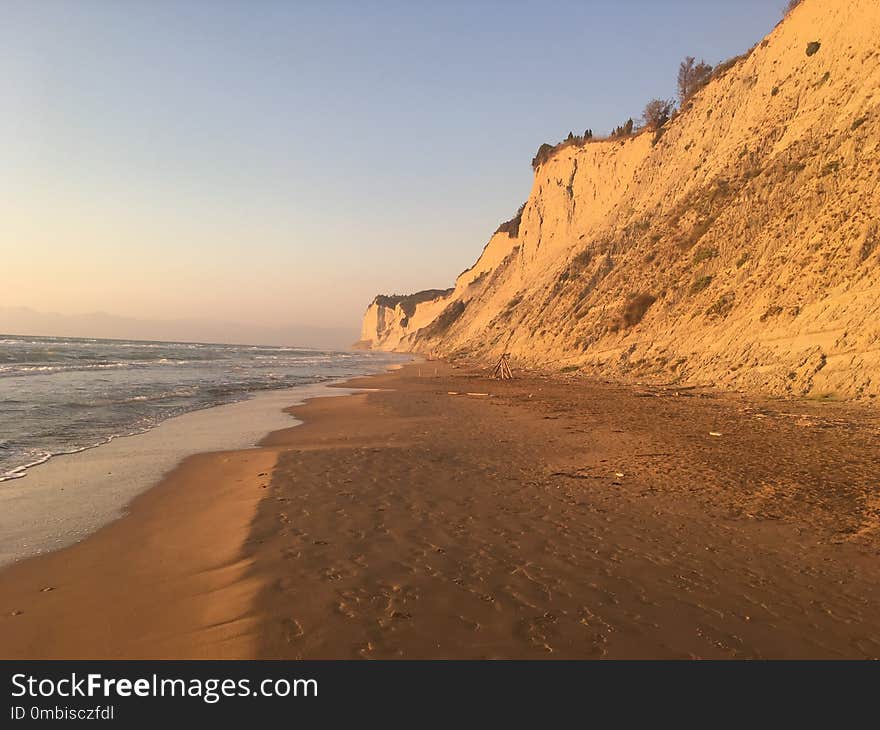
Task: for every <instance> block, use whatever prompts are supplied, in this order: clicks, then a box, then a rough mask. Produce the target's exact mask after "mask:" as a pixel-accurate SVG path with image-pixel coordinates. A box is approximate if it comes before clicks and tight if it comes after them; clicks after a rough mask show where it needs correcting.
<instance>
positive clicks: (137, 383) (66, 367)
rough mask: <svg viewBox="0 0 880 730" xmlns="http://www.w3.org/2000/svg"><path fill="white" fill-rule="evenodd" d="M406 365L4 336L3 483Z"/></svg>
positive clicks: (0, 369) (0, 340) (316, 354)
mask: <svg viewBox="0 0 880 730" xmlns="http://www.w3.org/2000/svg"><path fill="white" fill-rule="evenodd" d="M403 359H404V358H402V357H401V356H397V355H390V354H385V353H370V352H335V351H327V350H315V349H309V348H303V347H269V346H261V345H224V344H201V343H194V342H144V341H136V340H103V339H88V338H74V337H29V336H16V335H0V482H2V481H6V480H11V479H17V478H20V477H22V476H24V475H25V474H27V470H28V469H31V468H33V467H35V466H37V465H39V464H42V463H45V462H46V461H48V460H49V459H51V458H52V457H54V456H57V455H61V454H71V453H75V452H78V451H83V450H85V449H90V448H95V447H98V446H100V445H101V444H106V443H108V442H109V441H111V440H113V439H115V438H118V437H120V436H130V435H134V434H138V433H143V432H145V431H149V430H150V429H152V428H154V427H155V426H157V425H158V424H160V423H162V422H163V421H165V420H167V419H169V418H174V417H175V416H179V415H182V414H184V413H188V412H190V411H195V410H199V409H202V408H210V407H212V406H217V405H222V404H225V403H232V402H235V401H240V400H245V399H248V398H250V397H252V396H254V395H255V394H257V393H259V392H262V391H267V390H275V389H286V388H292V387H296V386H300V385H308V384H313V383H322V382H327V381H333V380H341V379H345V378H349V377H353V376H356V375H364V374H368V373H373V372H381V371H383V370H385V369H387V368H388V367H389V366H390V365H392V364H394V363H395V362H401V361H402V360H403Z"/></svg>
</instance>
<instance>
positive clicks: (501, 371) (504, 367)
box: [492, 352, 513, 380]
mask: <svg viewBox="0 0 880 730" xmlns="http://www.w3.org/2000/svg"><path fill="white" fill-rule="evenodd" d="M492 377H493V378H495V379H496V380H510V379H511V378H513V373H512V372H511V370H510V353H508V352H505V353H504V354H503V355H502V356H501V358H500V359H499V360H498V364H497V365H496V366H495V370H494V371H493V372H492Z"/></svg>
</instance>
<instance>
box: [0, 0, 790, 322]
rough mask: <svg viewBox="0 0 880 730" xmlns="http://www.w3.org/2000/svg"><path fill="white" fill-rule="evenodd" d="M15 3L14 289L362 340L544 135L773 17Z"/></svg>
mask: <svg viewBox="0 0 880 730" xmlns="http://www.w3.org/2000/svg"><path fill="white" fill-rule="evenodd" d="M779 4H780V6H781V5H782V3H781V2H780V3H779ZM4 11H5V12H4V23H3V25H2V27H0V93H2V94H3V96H4V98H5V99H6V100H7V106H8V108H9V109H11V110H13V111H12V113H9V114H6V115H3V116H2V117H0V138H2V139H3V143H2V151H0V155H2V157H0V159H2V161H3V163H4V164H3V167H4V174H3V175H2V176H0V181H2V182H0V193H2V194H0V240H3V242H4V246H3V251H2V255H3V262H4V268H5V269H6V270H7V275H6V276H5V277H4V286H3V288H2V290H0V306H4V307H7V308H13V307H24V308H30V309H33V310H36V311H37V312H42V313H55V312H57V313H58V314H60V315H62V316H63V317H73V318H77V317H79V318H82V317H83V315H84V314H85V313H94V312H106V313H109V314H110V315H113V316H114V317H119V318H127V319H129V320H150V321H157V320H163V321H179V320H186V321H190V322H197V321H205V322H208V321H209V322H214V323H239V324H240V325H241V326H242V327H243V328H245V329H247V328H250V329H251V330H252V331H254V332H256V331H262V330H283V329H285V328H287V329H290V328H294V327H297V326H298V327H304V326H308V327H313V328H317V329H328V328H329V329H336V330H344V331H351V332H353V333H354V334H355V335H356V334H357V328H358V324H359V320H360V317H361V315H362V313H363V311H364V309H365V308H366V306H367V305H368V303H369V302H370V300H372V298H373V297H374V296H375V294H377V293H380V292H384V293H391V292H400V293H405V292H412V291H417V290H419V289H424V288H435V287H437V288H442V287H447V286H450V285H452V283H453V282H454V279H455V276H456V275H457V274H458V273H459V272H460V271H461V269H462V268H463V265H462V263H463V262H471V261H473V260H475V259H476V257H477V255H478V254H479V252H480V250H481V248H482V247H483V245H484V244H485V242H486V240H487V239H488V238H489V236H490V235H491V233H492V231H493V230H494V229H495V227H496V226H497V225H498V223H500V222H501V221H502V220H505V219H507V218H509V217H510V216H511V215H512V214H513V212H514V211H515V210H516V208H517V207H518V206H519V205H520V203H521V202H522V201H523V200H524V199H525V198H526V196H527V195H528V192H529V190H530V187H531V183H532V171H531V169H530V168H529V161H530V159H531V157H532V156H533V155H534V153H535V150H537V148H538V146H539V145H540V144H541V143H542V142H556V141H558V140H560V139H562V138H563V137H565V135H566V134H567V133H568V132H569V131H570V130H572V131H574V132H575V133H579V132H582V131H583V130H584V129H585V128H587V127H590V128H592V129H593V130H595V131H596V132H597V133H600V132H605V131H607V130H609V129H611V128H613V127H614V126H616V125H617V124H620V123H622V122H623V121H624V120H625V119H626V118H627V117H633V118H637V117H638V115H639V114H640V112H641V109H642V108H643V106H644V103H645V102H646V101H647V100H648V99H650V98H651V97H672V96H673V95H674V84H675V74H676V69H677V65H678V62H679V61H680V60H681V58H682V57H683V56H685V55H694V56H697V57H698V58H700V57H704V58H705V59H706V60H707V61H709V62H711V63H715V62H718V61H719V60H723V59H725V58H727V57H730V56H732V55H735V54H738V53H741V52H743V51H744V50H746V49H747V48H748V47H749V46H751V45H752V44H753V43H755V42H756V41H758V40H759V39H760V38H761V37H762V36H763V35H764V34H765V33H766V32H767V31H768V30H769V29H770V28H771V27H772V25H773V24H774V23H775V22H776V21H777V20H778V19H779V17H780V8H779V7H776V4H774V3H767V2H764V1H763V0H750V1H749V2H744V3H738V4H711V3H710V4H707V3H700V2H696V1H692V0H682V1H680V2H672V3H667V4H665V5H663V6H658V5H657V4H656V3H650V2H634V3H630V4H628V5H627V6H626V7H625V8H623V7H619V8H618V7H614V6H613V5H612V4H609V3H604V2H603V3H572V2H557V3H549V4H546V3H545V4H542V5H541V6H540V7H536V6H533V5H531V4H524V3H490V2H482V3H455V2H453V3H447V4H443V5H437V6H414V5H410V4H406V3H396V2H386V3H381V4H377V5H364V4H361V3H330V4H321V5H320V6H319V5H311V4H292V3H274V2H266V3H261V4H260V5H259V6H257V7H254V6H251V5H248V4H245V3H240V2H218V3H211V4H210V5H198V4H185V3H171V2H157V3H152V4H149V5H147V4H140V3H137V4H125V5H120V4H117V3H111V2H102V1H95V0H93V1H83V2H43V3H28V2H11V3H7V4H5V5H4ZM0 329H2V327H0ZM28 334H40V333H36V332H35V333H28ZM85 336H91V335H88V334H86V335H85ZM129 336H131V337H137V336H139V335H138V334H137V333H132V334H131V335H129Z"/></svg>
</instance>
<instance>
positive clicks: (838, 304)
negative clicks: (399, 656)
mask: <svg viewBox="0 0 880 730" xmlns="http://www.w3.org/2000/svg"><path fill="white" fill-rule="evenodd" d="M878 38H880V3H877V2H876V0H804V2H802V3H801V4H800V5H798V6H797V7H796V8H795V9H794V10H793V11H792V12H791V13H790V14H789V15H788V17H787V18H786V19H785V20H784V21H783V22H782V23H780V24H779V25H778V26H777V27H776V28H775V29H774V30H773V31H772V32H771V33H770V34H769V35H768V36H767V37H766V38H765V39H764V40H763V41H762V42H761V43H759V44H758V45H757V46H755V47H754V48H753V49H752V50H751V51H750V52H749V53H748V54H746V55H745V56H743V57H742V58H740V59H737V60H736V61H735V62H733V63H731V64H728V65H727V67H726V68H724V67H722V68H721V69H720V71H718V72H716V74H715V76H714V78H713V79H712V80H711V81H710V82H709V83H708V84H707V85H706V86H705V87H704V88H703V89H701V90H700V91H699V92H697V93H696V94H695V95H694V96H693V97H692V99H691V100H690V101H689V102H688V103H687V104H686V105H685V106H684V108H683V109H681V110H680V112H679V113H678V114H677V115H676V116H675V117H674V118H673V119H672V120H671V121H670V122H668V123H667V124H666V125H665V127H664V128H663V130H662V133H660V134H656V135H655V134H654V133H653V132H648V131H646V132H642V133H640V134H636V135H634V136H631V137H627V138H622V139H609V140H603V141H588V142H586V143H585V144H581V145H577V144H575V145H570V146H567V147H562V148H561V149H559V150H558V151H557V152H556V153H555V154H554V155H552V156H551V157H550V158H549V159H548V160H546V161H545V162H543V163H542V164H540V165H539V166H538V167H537V169H536V172H535V180H534V185H533V188H532V191H531V194H530V196H529V199H528V201H527V202H526V204H525V207H524V209H523V210H522V213H521V219H520V220H519V221H518V225H517V221H516V220H514V221H513V222H512V224H511V225H507V226H502V228H501V229H500V230H499V232H497V233H496V234H495V235H493V236H492V238H491V239H490V240H489V242H488V244H487V245H486V247H485V249H484V250H483V252H482V255H481V256H480V257H479V259H478V260H477V262H476V263H475V264H474V266H473V267H472V268H470V269H468V270H467V271H465V272H464V273H463V274H462V275H461V276H459V277H458V280H457V281H456V283H455V287H454V288H453V289H452V290H449V291H447V292H436V291H435V292H428V293H425V294H422V295H415V296H414V297H413V298H410V299H408V300H407V299H402V300H401V301H399V302H394V304H393V306H390V305H391V301H389V302H386V303H383V302H381V301H380V300H382V297H378V298H377V300H376V301H374V302H373V304H372V305H371V306H370V309H369V310H368V311H367V316H366V318H365V321H364V328H363V334H362V342H363V343H365V344H366V345H367V346H370V347H374V348H379V349H394V350H406V351H416V352H422V353H432V354H436V355H441V356H466V357H475V358H480V359H486V360H489V359H491V358H493V357H496V356H497V355H498V354H499V353H502V352H510V353H511V354H512V356H513V358H514V362H515V363H519V364H521V365H529V366H537V367H545V368H551V369H562V368H566V369H575V368H580V369H581V370H582V371H584V372H589V373H601V374H603V375H605V376H620V377H623V376H626V377H637V378H639V379H643V380H651V379H656V380H660V381H665V382H668V381H670V380H674V381H676V382H682V383H694V384H696V383H699V384H709V383H712V384H715V385H718V386H724V387H731V388H741V389H748V390H757V391H761V392H765V393H770V394H797V395H814V396H822V395H836V396H841V397H853V398H873V397H875V396H877V395H878V394H880V318H878V314H880V48H878V45H877V39H878ZM392 301H393V300H392ZM404 302H407V303H406V304H404Z"/></svg>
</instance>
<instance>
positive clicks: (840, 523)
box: [0, 362, 880, 659]
mask: <svg viewBox="0 0 880 730" xmlns="http://www.w3.org/2000/svg"><path fill="white" fill-rule="evenodd" d="M519 375H520V377H518V378H517V379H515V380H512V381H503V382H501V381H492V380H489V379H487V378H486V376H485V373H482V372H480V373H478V372H475V371H471V370H468V369H466V368H455V367H453V366H451V365H449V364H446V363H441V362H429V363H421V364H418V363H417V364H413V365H408V366H406V367H404V368H403V369H402V370H399V371H396V372H392V373H388V374H383V375H378V376H372V377H369V378H361V379H356V380H354V381H351V382H350V383H349V384H348V385H349V386H350V387H366V388H370V389H372V390H370V391H369V392H362V393H357V394H354V395H348V396H345V397H336V398H317V399H314V400H310V401H309V402H307V403H306V404H305V405H300V406H296V407H294V408H292V409H291V412H292V414H293V415H294V416H295V417H296V418H297V419H299V420H301V421H303V423H302V425H299V426H296V427H293V428H287V429H283V430H280V431H275V432H273V433H272V434H270V435H269V436H268V437H266V438H265V439H264V440H263V442H262V443H261V445H260V446H259V447H258V448H251V449H244V450H236V451H225V452H219V453H206V454H199V455H197V456H193V457H189V458H187V459H186V460H184V461H183V462H182V463H181V464H180V465H179V466H178V467H177V468H176V469H174V470H173V471H172V472H171V473H170V474H169V475H168V476H167V478H166V479H164V480H163V481H162V482H161V483H160V484H159V485H158V486H156V487H154V488H153V489H150V490H149V491H147V492H145V493H144V494H142V495H141V496H139V497H138V498H136V499H135V501H134V502H133V503H132V504H131V505H130V508H129V510H128V514H127V515H126V516H125V517H123V518H121V519H119V520H117V521H115V522H112V523H110V524H109V525H107V526H105V527H103V528H101V529H100V530H99V531H97V532H96V533H95V534H93V535H92V536H90V537H88V538H87V539H85V540H84V541H82V542H80V543H78V544H76V545H73V546H71V547H68V548H65V549H63V550H60V551H57V552H53V553H50V554H47V555H42V556H38V557H33V558H29V559H27V560H23V561H21V562H17V563H15V564H14V565H11V566H9V567H6V568H5V569H3V570H2V571H0V645H2V647H3V656H4V658H50V657H52V658H534V659H542V658H635V657H650V658H670V657H671V658H679V657H680V658H687V657H704V658H745V657H785V658H794V657H853V658H863V657H878V656H880V567H878V561H877V556H878V552H880V492H878V476H880V468H878V466H877V465H878V464H880V440H878V438H877V436H878V433H880V417H878V416H877V414H876V412H875V411H874V410H871V409H867V408H864V407H858V406H853V405H848V404H844V403H834V402H816V401H789V400H775V401H766V400H761V401H759V400H755V399H753V398H746V397H744V396H739V395H722V394H718V393H713V392H708V391H702V390H700V389H685V390H676V389H675V388H674V387H672V386H670V387H651V388H648V387H642V386H623V385H615V384H609V383H603V382H596V381H589V380H586V379H582V378H577V379H573V378H566V377H565V376H561V375H558V374H557V375H555V376H552V377H551V376H544V375H539V374H532V375H522V374H519Z"/></svg>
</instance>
